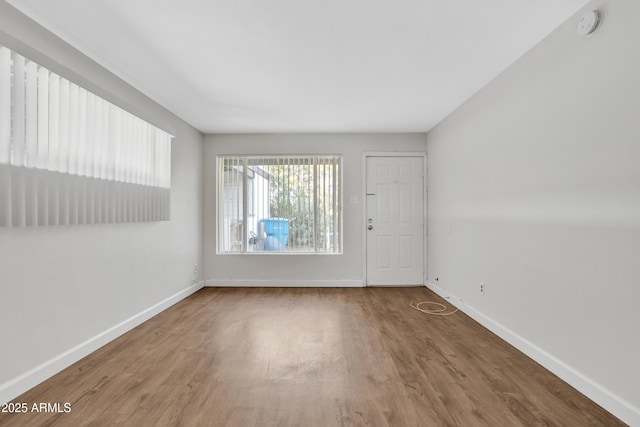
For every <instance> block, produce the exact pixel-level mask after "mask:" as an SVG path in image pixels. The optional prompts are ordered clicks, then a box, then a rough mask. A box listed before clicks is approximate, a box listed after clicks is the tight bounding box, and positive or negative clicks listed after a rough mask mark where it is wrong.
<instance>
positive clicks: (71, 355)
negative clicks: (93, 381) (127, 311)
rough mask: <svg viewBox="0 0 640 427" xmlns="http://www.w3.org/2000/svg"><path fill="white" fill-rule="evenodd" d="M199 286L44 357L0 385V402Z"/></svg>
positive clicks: (129, 328)
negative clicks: (72, 345)
mask: <svg viewBox="0 0 640 427" xmlns="http://www.w3.org/2000/svg"><path fill="white" fill-rule="evenodd" d="M203 286H204V281H201V282H198V283H195V284H193V285H192V286H189V287H188V288H186V289H183V290H182V291H180V292H178V293H176V294H174V295H172V296H170V297H169V298H166V299H165V300H163V301H160V302H159V303H157V304H155V305H153V306H151V307H149V308H147V309H146V310H143V311H141V312H140V313H138V314H136V315H134V316H132V317H130V318H128V319H126V320H124V321H122V322H120V323H118V324H117V325H115V326H112V327H111V328H109V329H107V330H106V331H104V332H101V333H99V334H98V335H96V336H94V337H92V338H89V339H88V340H86V341H84V342H82V343H80V344H78V345H77V346H75V347H73V348H71V349H69V350H67V351H65V352H64V353H61V354H59V355H57V356H55V357H53V358H51V359H49V360H47V361H46V362H44V363H41V364H40V365H38V366H36V367H35V368H33V369H31V370H29V371H27V372H25V373H23V374H22V375H19V376H17V377H16V378H13V379H11V380H9V381H7V382H5V383H3V384H0V403H4V402H9V401H11V400H13V399H15V398H16V397H18V396H20V395H21V394H22V393H24V392H26V391H27V390H29V389H31V388H33V387H35V386H36V385H38V384H40V383H41V382H43V381H45V380H46V379H48V378H51V377H52V376H53V375H55V374H57V373H58V372H60V371H62V370H63V369H65V368H67V367H69V366H71V365H72V364H74V363H75V362H77V361H78V360H80V359H82V358H83V357H85V356H87V355H89V354H91V353H93V352H94V351H96V350H97V349H99V348H100V347H102V346H103V345H105V344H108V343H109V342H111V341H113V340H114V339H116V338H118V337H119V336H120V335H122V334H124V333H126V332H128V331H130V330H131V329H133V328H135V327H136V326H138V325H140V324H141V323H144V322H146V321H147V320H149V319H150V318H152V317H153V316H155V315H156V314H158V313H160V312H162V311H164V310H166V309H167V308H169V307H171V306H172V305H173V304H175V303H177V302H178V301H181V300H183V299H184V298H186V297H188V296H189V295H191V294H192V293H194V292H196V291H198V290H200V289H202V287H203Z"/></svg>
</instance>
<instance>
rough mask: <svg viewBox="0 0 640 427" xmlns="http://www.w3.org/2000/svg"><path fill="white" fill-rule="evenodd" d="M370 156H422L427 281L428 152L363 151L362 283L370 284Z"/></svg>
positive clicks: (423, 266)
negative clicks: (368, 267) (368, 248)
mask: <svg viewBox="0 0 640 427" xmlns="http://www.w3.org/2000/svg"><path fill="white" fill-rule="evenodd" d="M368 157H422V191H423V193H424V196H423V206H422V213H423V215H422V245H423V251H424V254H423V255H424V256H423V258H424V259H423V261H422V282H423V284H425V283H427V282H426V280H427V277H428V276H427V237H428V233H427V221H428V220H427V206H428V205H427V195H428V191H427V153H426V152H424V151H364V152H363V153H362V168H361V169H362V183H361V191H360V194H361V196H360V197H361V200H362V218H361V220H362V222H361V233H363V234H364V236H363V238H362V239H361V240H362V284H363V286H365V287H366V286H369V284H368V283H367V238H368V236H369V233H367V232H366V230H365V228H366V226H367V158H368Z"/></svg>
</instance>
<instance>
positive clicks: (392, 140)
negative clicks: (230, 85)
mask: <svg viewBox="0 0 640 427" xmlns="http://www.w3.org/2000/svg"><path fill="white" fill-rule="evenodd" d="M425 147H426V143H425V135H424V134H314V135H309V134H300V135H295V134H281V135H278V134H274V135H208V136H206V137H205V150H204V151H205V274H206V277H207V279H209V280H208V281H207V284H209V285H214V286H216V285H234V286H244V285H253V286H270V285H279V286H287V285H295V286H325V285H331V286H362V282H363V277H362V256H363V254H362V238H363V231H364V226H363V225H362V202H363V200H362V194H361V191H362V153H363V152H365V151H421V152H424V151H425ZM323 153H325V154H342V155H343V156H344V157H343V169H344V173H343V180H344V181H343V184H344V187H343V191H344V193H343V203H344V208H343V215H344V217H343V218H344V240H343V244H344V253H343V254H342V255H317V256H315V255H301V254H296V255H283V254H268V255H265V254H261V255H256V254H239V255H228V254H227V255H217V254H216V234H215V232H216V223H215V200H216V195H215V191H216V176H215V174H216V171H215V159H216V156H217V155H220V154H323ZM352 196H355V197H358V199H359V203H358V204H350V199H351V197H352Z"/></svg>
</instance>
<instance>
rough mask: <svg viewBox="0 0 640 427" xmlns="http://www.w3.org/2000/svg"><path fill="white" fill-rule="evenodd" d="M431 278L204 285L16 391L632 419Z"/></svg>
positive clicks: (214, 405) (336, 412) (11, 420)
mask: <svg viewBox="0 0 640 427" xmlns="http://www.w3.org/2000/svg"><path fill="white" fill-rule="evenodd" d="M412 300H413V301H424V300H430V301H440V302H443V301H442V299H440V298H439V297H438V296H436V295H435V294H433V293H432V292H430V291H429V290H427V289H426V288H362V289H353V288H352V289H292V288H278V289H273V288H271V289H247V288H242V289H240V288H236V289H231V288H205V289H203V290H201V291H199V292H197V293H196V294H194V295H192V296H191V297H189V298H187V299H185V300H183V301H181V302H180V303H178V304H176V305H174V306H173V307H171V308H170V309H168V310H166V311H164V312H163V313H161V314H159V315H158V316H156V317H154V318H153V319H151V320H149V321H148V322H146V323H144V324H143V325H141V326H139V327H137V328H136V329H134V330H132V331H130V332H129V333H127V334H125V335H123V336H121V337H120V338H118V339H117V340H115V341H113V342H111V343H109V344H108V345H106V346H104V347H102V348H101V349H99V350H98V351H96V352H95V353H93V354H91V355H89V356H88V357H86V358H84V359H83V360H81V361H79V362H78V363H76V364H74V365H72V366H71V367H69V368H68V369H66V370H64V371H62V372H61V373H59V374H58V375H56V376H54V377H53V378H51V379H49V380H48V381H46V382H44V383H42V384H40V385H39V386H37V387H35V388H34V389H32V390H30V391H29V392H27V393H25V394H23V395H22V396H20V397H18V398H17V399H15V400H14V402H27V403H28V404H29V405H32V404H33V403H34V402H35V403H38V402H61V403H63V402H70V403H71V412H69V413H53V414H44V413H40V414H38V413H28V414H0V425H1V426H7V425H11V426H13V425H16V426H21V427H22V426H25V427H26V426H104V425H125V426H173V425H181V426H241V427H244V426H305V427H307V426H387V425H388V426H441V425H442V426H444V425H460V426H520V425H523V426H532V425H557V426H589V425H594V426H615V425H624V424H622V423H621V422H620V421H619V420H617V419H616V418H614V417H613V416H611V415H610V414H609V413H607V412H606V411H605V410H603V409H602V408H600V407H599V406H597V405H596V404H594V403H593V402H591V401H590V400H588V399H587V398H586V397H584V396H582V395H581V394H580V393H578V392H577V391H575V390H574V389H573V388H571V387H570V386H568V385H567V384H565V383H564V382H562V381H561V380H560V379H558V378H557V377H555V376H554V375H552V374H551V373H549V372H548V371H546V370H545V369H543V368H542V367H541V366H539V365H538V364H536V363H535V362H533V361H532V360H531V359H529V358H527V357H526V356H524V355H523V354H522V353H520V352H518V351H517V350H515V349H514V348H513V347H511V346H510V345H508V344H506V343H505V342H504V341H502V340H501V339H499V338H498V337H496V336H495V335H493V334H492V333H490V332H489V331H487V330H486V329H484V328H482V327H481V326H480V325H478V324H477V323H476V322H474V321H473V320H472V319H470V318H469V317H467V316H466V315H465V314H463V313H461V312H458V313H455V314H453V315H451V316H429V315H426V314H423V313H420V312H418V311H415V310H412V309H410V308H409V302H410V301H412Z"/></svg>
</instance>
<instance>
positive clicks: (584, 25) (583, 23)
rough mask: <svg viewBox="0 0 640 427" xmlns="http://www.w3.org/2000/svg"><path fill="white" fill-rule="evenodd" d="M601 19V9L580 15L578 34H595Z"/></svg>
mask: <svg viewBox="0 0 640 427" xmlns="http://www.w3.org/2000/svg"><path fill="white" fill-rule="evenodd" d="M601 19H602V14H601V13H600V11H599V10H592V11H590V12H587V13H585V14H584V15H582V16H581V17H580V20H579V21H578V34H580V35H581V36H588V35H590V34H593V33H594V32H595V31H596V29H597V28H598V25H599V24H600V20H601Z"/></svg>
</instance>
